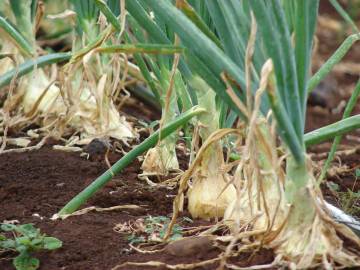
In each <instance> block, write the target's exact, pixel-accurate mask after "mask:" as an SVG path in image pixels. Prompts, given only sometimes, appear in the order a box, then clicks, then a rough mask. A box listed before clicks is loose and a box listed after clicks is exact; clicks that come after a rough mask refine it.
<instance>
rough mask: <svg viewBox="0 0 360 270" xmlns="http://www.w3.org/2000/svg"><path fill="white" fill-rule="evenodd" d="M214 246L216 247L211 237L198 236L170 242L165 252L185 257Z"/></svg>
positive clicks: (206, 250) (208, 249)
mask: <svg viewBox="0 0 360 270" xmlns="http://www.w3.org/2000/svg"><path fill="white" fill-rule="evenodd" d="M214 248H215V247H214V245H213V242H212V240H211V238H210V237H208V236H197V237H190V238H183V239H180V240H176V241H174V242H170V243H169V244H168V245H167V246H166V247H165V252H166V253H168V254H170V255H173V256H177V257H183V256H190V255H192V254H194V253H198V252H199V251H201V252H208V251H210V250H212V249H214Z"/></svg>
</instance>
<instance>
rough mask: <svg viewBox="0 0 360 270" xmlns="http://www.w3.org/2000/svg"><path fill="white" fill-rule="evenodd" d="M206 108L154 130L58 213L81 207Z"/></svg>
mask: <svg viewBox="0 0 360 270" xmlns="http://www.w3.org/2000/svg"><path fill="white" fill-rule="evenodd" d="M204 112H205V110H204V109H203V108H200V107H193V108H192V109H190V110H189V111H187V112H185V113H183V114H181V115H180V116H178V117H177V118H176V119H175V120H174V121H172V122H171V123H169V124H168V125H166V126H164V127H163V128H162V129H161V130H158V131H156V132H154V133H153V134H152V135H151V136H150V137H148V138H147V139H146V140H144V141H143V142H142V143H141V144H139V145H138V146H136V147H135V148H133V149H132V150H131V151H130V152H129V153H127V154H126V155H125V156H124V157H123V158H121V159H120V160H118V161H117V162H116V163H115V164H114V165H113V166H112V167H111V168H110V169H108V170H107V171H106V172H105V173H103V174H102V175H101V176H100V177H98V178H97V179H96V180H95V181H94V182H92V183H91V184H90V185H89V186H88V187H86V188H85V189H84V190H83V191H82V192H80V193H79V194H78V195H77V196H75V197H74V198H73V199H72V200H70V201H69V202H68V203H67V204H66V205H65V206H64V207H63V208H62V209H61V210H60V211H59V213H58V214H57V215H58V216H59V217H61V216H63V215H68V214H71V213H73V212H74V211H76V210H77V209H79V207H80V206H81V205H83V204H84V203H85V202H86V201H87V200H88V199H89V198H91V196H92V195H93V194H94V193H95V192H97V191H98V190H99V189H101V188H102V187H103V186H104V185H105V184H106V183H108V182H109V181H110V180H111V179H112V178H113V177H114V176H115V175H116V174H118V173H120V172H121V171H122V170H123V169H124V168H125V167H126V166H128V165H129V164H130V163H131V162H132V161H133V160H134V159H135V158H136V157H138V156H139V155H141V154H142V153H144V152H145V151H147V150H148V149H150V148H151V147H154V146H155V145H156V144H157V143H158V141H159V140H162V139H164V138H166V137H167V136H169V135H171V134H172V133H173V132H175V131H176V130H177V129H178V128H180V127H181V126H182V125H184V124H186V123H187V122H188V121H189V120H190V119H191V118H193V117H194V116H196V115H199V114H202V113H204Z"/></svg>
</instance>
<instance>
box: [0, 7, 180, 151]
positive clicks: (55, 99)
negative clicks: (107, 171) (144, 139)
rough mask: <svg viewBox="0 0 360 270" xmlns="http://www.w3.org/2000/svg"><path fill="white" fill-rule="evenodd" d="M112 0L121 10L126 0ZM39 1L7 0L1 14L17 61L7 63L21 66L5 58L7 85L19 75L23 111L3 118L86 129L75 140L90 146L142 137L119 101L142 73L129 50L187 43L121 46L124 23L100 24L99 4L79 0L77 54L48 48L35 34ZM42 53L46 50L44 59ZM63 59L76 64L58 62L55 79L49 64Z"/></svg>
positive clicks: (166, 49) (61, 129) (1, 77)
mask: <svg viewBox="0 0 360 270" xmlns="http://www.w3.org/2000/svg"><path fill="white" fill-rule="evenodd" d="M108 2H109V4H111V5H112V6H114V7H116V8H117V12H118V13H119V12H120V7H119V5H116V3H117V2H118V1H108ZM30 7H31V8H30ZM37 7H38V5H37V1H31V0H26V1H11V2H7V1H6V3H2V10H3V13H4V12H6V14H7V15H6V16H5V15H4V16H1V17H0V26H1V29H2V31H4V32H5V33H6V37H7V36H8V37H9V40H7V39H4V41H3V40H2V41H1V42H2V43H3V45H4V46H3V50H5V51H4V53H6V55H8V56H11V59H10V58H9V57H7V58H4V59H2V60H1V61H7V62H9V63H12V62H15V64H12V65H10V64H7V63H5V66H6V67H7V69H9V68H13V69H12V70H4V73H3V72H2V74H0V86H1V87H4V86H6V85H8V84H9V83H10V82H11V80H13V79H16V80H18V83H17V86H16V89H15V91H14V92H15V95H14V96H12V95H9V97H8V102H7V104H9V105H8V106H6V108H8V110H9V111H12V114H13V115H15V117H12V118H10V119H7V120H5V118H6V117H5V116H4V120H3V124H4V125H6V126H9V127H12V128H22V127H23V126H25V125H29V124H30V123H33V122H35V123H37V124H40V125H41V126H44V129H45V130H52V131H53V132H52V134H53V135H54V134H57V136H59V135H60V136H64V135H67V136H70V135H71V134H73V133H74V132H75V133H76V134H80V135H76V136H74V137H72V138H71V139H70V142H69V143H71V144H73V143H76V144H85V143H88V142H89V141H90V140H91V139H93V138H94V137H112V138H115V139H119V140H127V139H128V138H133V137H135V135H136V134H135V132H134V131H133V129H132V127H131V125H130V124H129V123H128V122H127V121H126V120H125V118H124V117H123V116H121V115H120V114H119V112H118V110H117V108H116V106H115V104H116V103H119V100H118V99H119V98H117V97H120V96H121V95H120V92H122V91H124V88H125V85H124V84H125V79H126V78H127V77H128V74H132V75H135V76H136V75H137V74H136V72H137V73H139V72H138V71H137V69H136V68H134V67H133V65H131V64H129V63H128V61H127V57H126V55H128V54H133V53H141V54H146V53H150V54H175V53H181V52H182V49H181V48H180V47H175V46H171V45H170V46H165V45H161V46H159V45H157V44H152V45H148V44H138V43H137V44H120V38H121V37H120V31H121V26H120V23H118V25H117V26H116V27H114V26H112V25H111V24H110V23H108V22H107V21H106V20H103V21H102V23H98V21H99V20H100V12H99V9H98V7H97V5H96V3H94V1H90V0H82V1H74V2H73V3H72V7H73V9H74V14H76V16H77V17H76V22H75V23H73V25H70V26H72V27H73V37H74V44H73V47H72V52H65V53H53V54H45V53H44V52H42V51H41V49H40V47H39V46H38V44H37V41H36V40H35V34H36V26H37V24H38V22H37V18H38V17H39V16H40V15H41V14H40V15H39V16H37V14H38V13H37ZM30 11H31V12H30ZM20 12H22V13H21V14H20ZM38 12H39V13H41V12H42V11H41V10H40V11H38ZM115 12H116V11H115ZM30 13H31V14H30ZM4 14H5V13H4ZM0 15H1V14H0ZM20 15H21V16H20ZM19 18H21V19H19ZM10 20H12V21H10ZM100 21H101V20H100ZM103 30H104V31H103ZM9 48H13V49H14V50H19V52H21V54H18V53H15V52H12V51H11V50H9ZM16 48H19V49H16ZM38 52H39V53H40V54H44V55H41V56H38V57H37V55H36V54H37V53H38ZM119 54H121V57H120V56H119ZM11 61H12V62H11ZM60 61H69V62H70V63H68V64H67V65H65V66H64V67H63V68H61V69H56V68H55V67H53V69H52V71H53V72H52V76H51V77H50V76H49V75H50V74H49V72H48V71H49V70H48V69H44V67H46V66H47V65H50V64H53V63H56V62H60ZM2 66H4V65H2ZM134 70H135V71H134ZM5 71H7V72H5ZM27 73H30V74H29V75H26V74H27ZM120 74H121V77H119V75H120ZM24 75H26V76H25V77H22V76H24ZM19 102H20V104H19ZM120 103H121V101H120ZM18 105H21V106H18ZM15 111H16V113H15ZM4 115H6V112H4ZM5 122H6V123H5ZM79 131H80V133H78V132H79Z"/></svg>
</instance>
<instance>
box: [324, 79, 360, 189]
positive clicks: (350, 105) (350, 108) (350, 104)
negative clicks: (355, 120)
mask: <svg viewBox="0 0 360 270" xmlns="http://www.w3.org/2000/svg"><path fill="white" fill-rule="evenodd" d="M359 95H360V80H359V81H358V82H357V84H356V86H355V89H354V91H353V92H352V94H351V97H350V99H349V101H348V103H347V105H346V107H345V110H344V114H343V117H342V119H343V120H345V119H347V118H349V117H350V114H351V112H352V111H353V109H354V107H355V105H356V101H357V99H358V97H359ZM341 138H342V136H341V135H339V136H336V137H335V139H334V141H333V144H332V145H331V149H330V152H329V155H328V158H327V159H326V161H325V164H324V166H323V167H322V169H321V174H320V176H319V178H318V183H319V184H320V183H321V182H322V180H323V179H324V177H325V175H326V173H327V170H328V169H329V167H330V164H331V162H332V161H333V159H334V156H335V152H336V149H337V146H338V145H339V143H340V141H341Z"/></svg>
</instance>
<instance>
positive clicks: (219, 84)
mask: <svg viewBox="0 0 360 270" xmlns="http://www.w3.org/2000/svg"><path fill="white" fill-rule="evenodd" d="M128 2H130V1H128ZM128 2H127V3H128ZM131 2H133V1H131ZM134 2H138V3H141V4H142V5H143V6H144V7H147V8H149V9H150V10H151V12H153V13H154V14H155V15H157V16H158V17H159V18H161V19H162V20H163V22H165V23H166V24H167V25H168V26H169V27H170V28H171V30H172V31H174V32H175V33H176V34H177V35H178V36H179V37H180V40H181V42H182V44H183V45H184V46H185V47H186V48H187V49H188V51H187V54H186V58H185V59H186V61H187V62H188V63H189V65H190V66H191V67H192V68H191V72H193V73H195V72H196V73H197V74H199V75H200V76H201V77H202V78H203V80H205V81H206V82H207V83H208V84H209V85H211V86H212V88H213V89H214V90H215V91H216V93H217V94H218V95H219V97H221V98H223V100H224V102H226V103H228V105H229V106H230V107H231V108H232V109H233V110H234V111H236V112H237V113H238V114H239V116H241V117H242V121H244V122H245V123H246V126H247V128H246V134H247V135H248V136H247V138H246V140H245V145H244V148H243V150H242V151H241V160H240V162H239V164H238V166H237V169H236V173H235V175H234V178H233V184H234V185H235V186H236V188H237V199H236V200H234V201H233V202H232V203H231V204H230V205H229V206H228V209H227V210H226V212H225V219H226V220H228V221H229V222H230V221H232V222H234V223H233V224H234V225H233V226H231V227H232V228H233V232H234V239H235V241H236V240H244V239H245V238H247V237H248V236H249V235H251V236H252V237H255V239H258V241H257V242H256V243H257V244H259V245H262V244H265V245H267V246H269V247H272V248H274V250H275V251H276V253H277V254H278V256H279V257H278V258H280V259H282V260H283V261H288V262H289V266H292V267H294V266H296V267H299V268H309V267H313V266H317V265H319V264H323V265H324V266H326V267H327V266H328V265H331V264H340V265H343V266H354V265H358V264H359V263H360V262H359V259H358V258H359V257H358V254H357V253H356V252H355V251H352V250H350V249H348V248H347V247H346V246H343V245H342V240H341V239H340V237H339V234H341V235H342V236H345V237H346V238H349V239H351V240H352V241H353V242H355V243H357V244H360V241H359V239H358V238H357V236H356V235H355V234H353V233H352V231H350V230H349V229H348V228H347V227H346V226H343V225H341V224H338V223H336V222H335V221H334V220H333V219H332V217H331V215H330V214H329V212H328V208H327V207H326V206H325V204H324V202H323V199H322V196H321V191H320V189H319V187H318V186H317V184H316V182H315V179H314V176H313V172H312V164H311V161H310V160H309V157H308V156H307V154H306V146H305V145H306V144H305V138H306V136H305V134H304V125H305V110H306V101H307V94H308V89H309V87H310V88H313V87H314V85H316V84H317V83H319V81H320V80H319V78H318V77H314V78H310V67H311V56H312V47H313V46H312V45H313V35H314V32H315V26H316V19H317V10H318V1H310V0H307V1H283V2H282V1H280V0H272V1H261V0H253V1H245V0H243V1H237V0H231V1H205V5H204V6H205V8H206V10H207V12H208V14H209V15H210V19H211V24H208V28H206V29H204V25H206V23H205V22H203V23H199V21H198V20H199V19H201V16H200V15H199V16H189V14H190V13H189V10H190V11H191V6H189V5H188V4H187V3H186V1H177V7H179V8H180V10H179V9H178V8H177V7H175V6H174V5H172V4H171V3H170V2H168V1H155V0H148V1H141V0H138V1H134ZM239 7H241V8H239ZM130 12H131V11H130ZM252 17H253V18H254V19H253V21H252V19H251V18H252ZM251 22H253V23H251ZM139 23H140V20H139ZM210 26H212V27H213V28H215V29H216V32H214V33H216V36H215V37H214V35H209V33H208V29H211V28H210ZM255 26H257V28H258V31H257V32H256V38H255V40H254V41H253V42H252V44H250V41H249V40H247V38H248V37H249V33H250V32H251V30H253V32H255V30H254V29H255ZM143 27H144V28H145V27H146V26H145V25H143ZM292 35H293V36H292ZM217 37H218V39H215V41H214V38H217ZM355 38H357V37H356V36H355ZM218 40H220V43H221V46H220V44H219V42H217V41H218ZM247 45H250V46H251V49H252V50H253V51H254V53H253V56H252V57H251V54H250V53H249V51H246V47H247ZM194 56H195V57H194ZM246 56H248V57H249V58H250V59H251V61H247V59H249V58H247V59H246ZM334 57H335V58H332V62H330V63H327V65H326V66H325V67H324V68H323V69H321V70H320V71H321V72H326V68H329V67H331V64H334V60H335V59H336V60H335V61H337V60H339V58H341V55H340V54H337V55H335V56H334ZM209 75H210V76H209ZM249 78H250V79H249ZM309 84H310V86H309ZM264 91H265V93H263V92H264ZM252 93H257V94H256V95H255V97H254V96H252ZM269 114H270V117H267V118H265V117H264V116H267V115H269ZM343 123H344V122H343ZM273 126H275V127H276V128H272V127H273ZM337 127H338V128H339V130H342V129H345V128H344V127H341V126H337ZM356 127H358V123H356V121H354V122H353V125H352V128H356ZM339 130H338V131H337V132H339ZM323 131H324V130H318V131H317V132H314V133H313V135H315V136H319V137H321V136H324V137H326V138H329V137H330V136H331V134H330V133H326V134H325V133H322V132H323ZM327 131H329V129H328V130H327ZM333 135H334V134H333ZM277 136H279V137H280V138H281V145H280V148H281V149H283V150H282V151H280V152H279V151H277V147H278V145H277V144H276V138H277ZM281 152H283V153H284V155H279V153H281ZM282 165H284V166H285V169H283V166H282ZM203 192H204V191H203ZM190 208H191V206H190ZM245 226H246V227H247V228H251V230H252V231H251V232H246V233H243V232H242V231H240V228H244V227H245ZM248 240H249V239H248ZM246 242H247V241H244V243H246ZM231 243H232V244H234V241H231ZM230 246H231V245H230ZM231 247H232V246H231Z"/></svg>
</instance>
